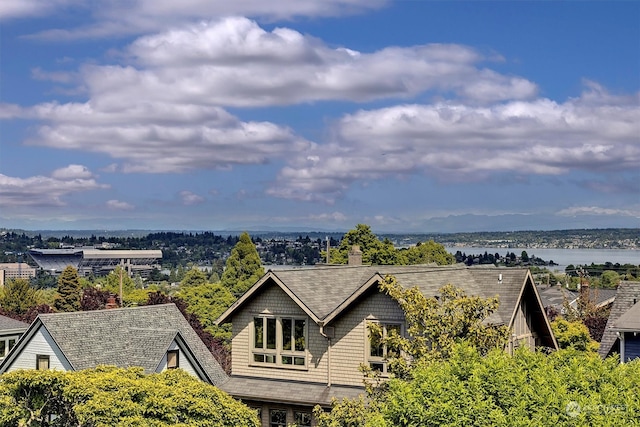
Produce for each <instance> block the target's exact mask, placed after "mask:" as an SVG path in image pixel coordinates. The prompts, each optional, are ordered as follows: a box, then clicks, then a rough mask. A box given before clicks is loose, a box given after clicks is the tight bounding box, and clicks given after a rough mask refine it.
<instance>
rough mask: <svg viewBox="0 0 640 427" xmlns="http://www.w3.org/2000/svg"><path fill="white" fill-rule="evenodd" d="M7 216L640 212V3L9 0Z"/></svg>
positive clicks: (490, 227)
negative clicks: (88, 1)
mask: <svg viewBox="0 0 640 427" xmlns="http://www.w3.org/2000/svg"><path fill="white" fill-rule="evenodd" d="M0 25H1V31H2V37H0V227H5V228H20V229H26V230H46V229H52V230H67V229H69V230H73V229H76V230H84V229H105V230H122V229H140V230H261V229H270V230H309V231H314V230H335V231H341V230H349V229H352V228H354V226H355V225H356V224H358V223H365V224H369V225H370V226H371V228H372V230H373V231H374V232H375V233H378V234H381V233H388V232H417V233H419V232H425V233H433V232H463V231H509V230H560V229H577V228H610V227H611V228H616V227H622V228H637V227H640V2H625V1H613V2H610V1H590V2H586V1H583V2H539V1H521V2H520V1H519V2H504V1H483V2H475V1H385V0H322V1H319V0H281V1H276V2H268V3H265V2H262V1H255V0H249V1H244V2H220V1H208V0H194V1H190V2H187V3H184V2H173V1H169V0H157V1H155V2H146V1H143V0H133V1H130V2H125V3H122V2H115V3H114V2H108V1H96V2H90V3H86V2H83V1H80V0H50V1H45V0H20V1H18V0H9V1H6V2H2V3H1V4H0Z"/></svg>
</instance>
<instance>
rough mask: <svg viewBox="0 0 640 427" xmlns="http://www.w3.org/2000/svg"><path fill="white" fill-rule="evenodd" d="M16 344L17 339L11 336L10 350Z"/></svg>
mask: <svg viewBox="0 0 640 427" xmlns="http://www.w3.org/2000/svg"><path fill="white" fill-rule="evenodd" d="M14 345H16V340H15V339H14V338H11V339H10V340H9V350H11V349H12V348H13V346H14Z"/></svg>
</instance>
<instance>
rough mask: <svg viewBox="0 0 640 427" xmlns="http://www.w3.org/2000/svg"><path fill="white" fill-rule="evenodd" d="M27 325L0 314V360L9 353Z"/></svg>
mask: <svg viewBox="0 0 640 427" xmlns="http://www.w3.org/2000/svg"><path fill="white" fill-rule="evenodd" d="M28 327H29V324H28V323H24V322H21V321H19V320H15V319H12V318H10V317H7V316H1V315H0V360H2V359H4V358H5V357H6V356H7V354H9V352H10V351H11V350H12V349H13V347H14V346H15V345H16V343H17V342H18V340H19V339H20V337H21V336H22V334H24V333H25V331H26V330H27V328H28Z"/></svg>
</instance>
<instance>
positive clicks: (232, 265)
mask: <svg viewBox="0 0 640 427" xmlns="http://www.w3.org/2000/svg"><path fill="white" fill-rule="evenodd" d="M263 275H264V268H263V267H262V262H261V261H260V255H258V251H257V250H256V247H255V245H254V244H253V242H252V241H251V237H249V234H248V233H247V232H244V233H242V235H240V239H239V240H238V243H236V245H235V246H234V247H233V249H232V250H231V255H230V256H229V258H228V259H227V264H226V266H225V269H224V273H222V279H221V283H222V285H223V286H225V287H226V288H227V289H229V290H230V291H231V293H232V294H234V295H236V296H237V295H242V294H243V293H245V292H246V291H247V290H248V289H249V288H250V287H251V286H252V285H253V284H254V283H255V282H257V281H258V279H259V278H260V277H262V276H263Z"/></svg>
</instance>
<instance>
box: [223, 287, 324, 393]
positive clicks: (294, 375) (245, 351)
mask: <svg viewBox="0 0 640 427" xmlns="http://www.w3.org/2000/svg"><path fill="white" fill-rule="evenodd" d="M266 312H269V313H271V314H273V315H277V316H293V317H306V313H305V312H304V311H303V310H302V309H301V308H300V307H299V306H298V305H297V304H296V303H295V302H294V301H293V300H292V299H291V298H290V297H289V296H288V295H287V294H286V293H285V292H284V291H283V290H282V289H280V287H278V286H277V285H267V286H266V287H265V289H264V290H263V291H262V292H261V293H260V294H259V295H257V296H256V297H255V298H254V299H253V300H252V301H250V302H248V303H247V304H246V305H245V307H244V308H243V309H242V310H241V311H240V312H239V313H238V314H236V315H235V316H233V318H232V319H231V322H232V325H233V339H232V344H231V345H232V347H231V349H232V350H231V351H232V358H231V363H232V365H231V372H232V374H233V375H248V376H253V377H260V378H278V379H284V380H294V381H295V380H297V381H311V382H322V383H325V382H326V381H327V359H326V357H325V354H326V351H327V340H326V339H325V338H324V337H323V336H322V335H320V328H319V327H318V326H317V325H316V324H315V323H314V322H312V321H311V319H309V318H308V317H307V331H308V332H307V339H308V343H307V348H308V352H307V369H306V370H299V369H290V368H287V367H275V366H252V365H250V362H251V360H252V359H251V358H252V353H251V346H250V345H251V344H252V343H251V341H250V340H251V337H252V333H251V325H252V322H253V318H254V316H256V315H259V314H261V313H266Z"/></svg>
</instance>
